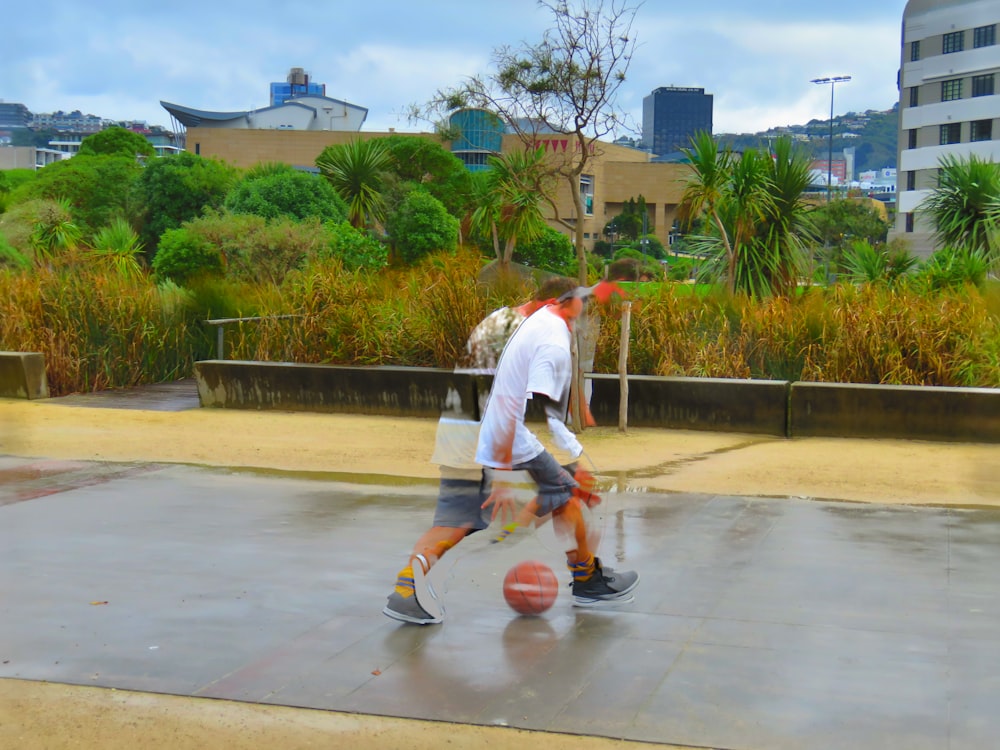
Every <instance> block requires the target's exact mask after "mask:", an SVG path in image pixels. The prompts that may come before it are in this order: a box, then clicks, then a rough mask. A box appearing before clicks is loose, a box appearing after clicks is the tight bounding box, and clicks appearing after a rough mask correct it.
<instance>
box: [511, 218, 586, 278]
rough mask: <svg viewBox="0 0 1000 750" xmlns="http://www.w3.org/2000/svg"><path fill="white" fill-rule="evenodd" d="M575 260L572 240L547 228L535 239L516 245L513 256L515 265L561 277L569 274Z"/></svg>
mask: <svg viewBox="0 0 1000 750" xmlns="http://www.w3.org/2000/svg"><path fill="white" fill-rule="evenodd" d="M575 258H576V253H575V252H574V250H573V240H571V239H570V238H569V237H567V236H566V235H565V234H563V233H562V232H559V231H557V230H555V229H553V228H552V227H549V226H546V227H544V229H542V232H541V234H540V235H538V236H537V237H535V238H533V239H531V240H528V241H527V242H520V243H518V245H517V249H516V250H515V251H514V255H513V260H514V262H515V263H523V264H524V265H526V266H531V267H533V268H540V269H542V270H545V271H552V272H553V273H558V274H560V275H562V276H565V275H566V274H568V273H569V272H570V268H571V267H572V265H573V261H574V259H575Z"/></svg>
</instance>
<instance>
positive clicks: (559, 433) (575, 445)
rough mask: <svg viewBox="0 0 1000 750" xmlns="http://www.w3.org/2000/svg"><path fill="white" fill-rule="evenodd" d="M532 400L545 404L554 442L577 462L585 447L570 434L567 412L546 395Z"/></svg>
mask: <svg viewBox="0 0 1000 750" xmlns="http://www.w3.org/2000/svg"><path fill="white" fill-rule="evenodd" d="M532 399H541V400H542V401H543V402H544V404H545V421H546V422H547V423H548V426H549V432H550V433H552V441H553V442H554V443H555V444H556V447H557V448H559V449H560V450H564V451H566V452H567V453H569V456H570V458H571V459H572V460H573V461H575V460H576V459H578V458H579V457H580V455H581V454H582V453H583V446H582V445H580V441H579V440H577V439H576V435H574V434H573V433H572V432H570V430H569V428H568V427H567V426H566V421H565V420H566V416H565V410H564V407H563V405H562V404H560V403H559V402H558V401H553V400H552V399H551V398H549V397H548V396H546V395H545V394H544V393H534V394H532Z"/></svg>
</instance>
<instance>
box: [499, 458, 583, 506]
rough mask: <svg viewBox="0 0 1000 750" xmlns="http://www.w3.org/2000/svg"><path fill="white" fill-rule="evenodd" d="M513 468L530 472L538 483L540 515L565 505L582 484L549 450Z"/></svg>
mask: <svg viewBox="0 0 1000 750" xmlns="http://www.w3.org/2000/svg"><path fill="white" fill-rule="evenodd" d="M513 469H514V471H526V472H528V474H529V475H530V476H531V478H532V479H533V480H534V481H535V484H537V485H538V505H539V508H538V515H539V516H544V515H547V514H549V513H551V512H552V511H554V510H556V509H558V508H561V507H562V506H564V505H565V504H566V503H567V502H568V501H569V498H570V496H571V495H572V494H573V490H574V489H576V488H577V487H579V486H580V485H579V484H577V482H576V480H575V479H573V476H572V475H571V474H570V473H569V472H568V471H566V469H564V468H563V467H562V466H560V465H559V462H558V461H556V460H555V458H554V457H553V456H552V454H551V453H549V452H548V451H542V452H541V453H539V454H538V455H537V456H535V457H534V458H533V459H531V460H530V461H525V462H524V463H521V464H518V465H517V466H514V467H513Z"/></svg>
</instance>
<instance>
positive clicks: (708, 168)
mask: <svg viewBox="0 0 1000 750" xmlns="http://www.w3.org/2000/svg"><path fill="white" fill-rule="evenodd" d="M681 151H682V152H683V153H684V155H685V156H686V157H687V159H688V162H689V164H690V168H691V172H692V175H691V179H690V181H689V182H688V184H687V186H686V187H685V188H684V193H683V194H682V196H681V203H680V206H679V207H678V215H679V217H680V219H681V220H682V221H684V222H686V223H687V224H690V223H691V222H692V221H693V220H694V219H696V218H698V217H699V216H701V215H702V214H705V215H707V216H708V218H709V221H710V222H711V223H712V225H713V226H714V227H715V229H716V230H717V231H718V233H719V237H718V239H719V242H721V243H722V248H723V250H724V252H725V257H726V258H727V259H728V261H729V262H728V263H727V265H728V266H729V267H731V266H732V264H733V263H734V262H735V256H734V254H733V244H732V240H731V238H730V234H729V228H728V227H727V225H726V222H724V221H723V220H722V215H721V213H720V212H721V211H722V210H723V209H724V208H725V207H726V203H727V200H726V199H727V197H728V194H729V185H730V180H731V177H732V168H733V163H734V157H733V152H732V151H731V150H730V149H729V148H728V147H727V148H726V149H725V150H723V151H721V152H720V151H719V144H718V143H716V142H715V139H714V138H712V134H711V133H708V132H706V131H700V132H698V133H697V134H696V135H695V137H694V138H693V139H692V140H691V148H690V149H687V148H685V149H681ZM732 281H733V276H732V275H730V284H732ZM730 288H732V286H731V287H730Z"/></svg>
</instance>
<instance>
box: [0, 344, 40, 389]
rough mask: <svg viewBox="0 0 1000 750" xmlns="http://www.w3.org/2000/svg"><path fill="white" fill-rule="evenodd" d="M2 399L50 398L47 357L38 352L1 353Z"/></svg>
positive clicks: (0, 379) (0, 385)
mask: <svg viewBox="0 0 1000 750" xmlns="http://www.w3.org/2000/svg"><path fill="white" fill-rule="evenodd" d="M0 397H3V398H29V399H31V398H48V397H49V381H48V378H47V377H46V376H45V355H44V354H40V353H38V352H0Z"/></svg>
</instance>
